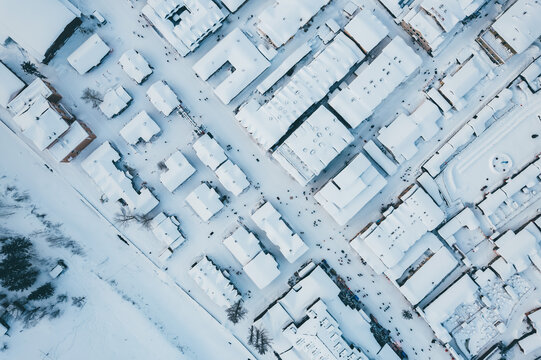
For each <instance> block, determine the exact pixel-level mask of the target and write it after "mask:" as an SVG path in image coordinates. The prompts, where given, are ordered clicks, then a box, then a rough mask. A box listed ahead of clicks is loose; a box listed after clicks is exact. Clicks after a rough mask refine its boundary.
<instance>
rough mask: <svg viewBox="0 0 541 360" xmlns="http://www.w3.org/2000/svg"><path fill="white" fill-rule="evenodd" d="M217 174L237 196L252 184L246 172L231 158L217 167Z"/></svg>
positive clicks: (228, 189) (221, 181)
mask: <svg viewBox="0 0 541 360" xmlns="http://www.w3.org/2000/svg"><path fill="white" fill-rule="evenodd" d="M216 176H217V177H218V180H220V183H221V184H222V185H223V186H224V187H225V189H226V190H227V191H230V192H232V193H233V195H235V196H239V195H240V194H241V193H242V192H243V191H244V190H245V189H247V188H248V186H250V182H249V181H248V179H247V178H246V175H245V174H244V172H243V171H242V170H241V169H240V168H239V167H238V166H237V165H236V164H233V163H232V162H231V160H227V161H226V162H224V163H223V164H222V165H220V166H219V167H218V169H216Z"/></svg>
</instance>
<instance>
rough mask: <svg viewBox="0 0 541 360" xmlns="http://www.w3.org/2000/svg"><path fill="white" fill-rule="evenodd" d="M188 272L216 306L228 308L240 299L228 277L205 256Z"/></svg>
mask: <svg viewBox="0 0 541 360" xmlns="http://www.w3.org/2000/svg"><path fill="white" fill-rule="evenodd" d="M189 274H190V276H191V278H192V279H193V280H194V281H195V282H196V283H197V285H199V287H201V289H203V291H204V292H205V293H206V294H207V295H208V296H209V297H210V298H211V299H212V301H214V303H216V305H218V306H221V307H224V308H228V307H230V306H232V305H233V304H235V303H236V302H237V301H239V300H240V299H241V296H240V294H239V292H238V291H237V289H235V287H234V286H233V284H231V282H230V281H229V279H227V278H226V277H225V276H224V275H223V274H222V272H221V271H220V270H218V268H217V267H216V265H214V264H213V263H212V261H210V260H209V259H208V258H207V257H204V258H203V259H201V260H200V261H199V262H198V263H197V264H195V265H194V267H192V268H191V269H190V271H189Z"/></svg>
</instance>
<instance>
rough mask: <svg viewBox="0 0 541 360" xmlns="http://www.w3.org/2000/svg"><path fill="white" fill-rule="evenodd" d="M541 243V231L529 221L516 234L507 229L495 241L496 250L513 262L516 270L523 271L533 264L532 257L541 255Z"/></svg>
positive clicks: (509, 261)
mask: <svg viewBox="0 0 541 360" xmlns="http://www.w3.org/2000/svg"><path fill="white" fill-rule="evenodd" d="M540 243H541V231H539V229H538V228H537V226H535V225H534V224H533V223H529V224H528V225H526V226H525V227H524V228H523V229H522V230H520V231H519V232H517V233H516V234H515V233H514V232H513V231H512V230H508V231H506V232H505V233H504V234H503V235H502V236H500V237H499V238H498V239H497V240H496V241H495V245H496V248H495V251H496V252H497V253H498V254H500V255H501V256H502V257H503V258H504V259H505V260H506V261H507V262H508V263H510V264H512V265H513V266H514V267H515V270H516V272H522V271H524V270H526V269H527V268H528V267H529V266H530V265H531V264H532V261H531V258H536V257H539V256H540V255H541V246H540Z"/></svg>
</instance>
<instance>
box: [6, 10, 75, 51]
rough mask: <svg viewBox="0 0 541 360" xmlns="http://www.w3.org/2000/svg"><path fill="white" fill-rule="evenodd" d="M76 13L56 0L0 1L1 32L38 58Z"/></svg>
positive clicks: (50, 46) (73, 18) (53, 42)
mask: <svg viewBox="0 0 541 360" xmlns="http://www.w3.org/2000/svg"><path fill="white" fill-rule="evenodd" d="M76 18H77V16H76V15H75V14H74V13H73V12H72V11H71V10H69V9H68V8H67V7H66V6H65V5H64V4H62V2H61V1H59V0H17V1H9V0H5V1H0V33H5V34H7V35H8V36H9V37H10V38H11V39H13V40H14V41H15V42H16V43H17V44H19V45H20V46H21V47H22V48H24V49H25V50H26V51H27V52H28V53H29V54H30V55H31V56H33V57H35V58H36V59H37V60H38V61H44V60H46V58H47V57H49V56H50V49H51V48H52V47H53V45H55V42H56V41H57V39H59V37H61V35H63V33H64V31H65V30H66V28H67V27H68V25H69V24H70V23H71V22H73V21H74V20H75V19H76Z"/></svg>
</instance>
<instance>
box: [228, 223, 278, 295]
mask: <svg viewBox="0 0 541 360" xmlns="http://www.w3.org/2000/svg"><path fill="white" fill-rule="evenodd" d="M224 245H225V247H226V248H227V249H228V250H229V251H230V252H231V254H233V256H234V257H235V258H236V259H237V260H238V262H239V263H240V264H241V265H242V266H243V267H242V269H243V270H244V272H245V273H246V275H248V277H249V278H250V279H252V281H253V282H254V283H255V284H256V285H257V287H258V288H260V289H263V288H264V287H266V286H267V285H269V284H270V283H271V282H272V280H274V279H275V278H276V277H277V276H278V275H280V270H278V264H277V263H276V260H274V258H273V257H272V255H270V254H266V253H265V252H264V251H263V249H262V248H261V245H260V244H259V240H257V238H256V237H255V236H254V234H252V233H251V232H249V231H248V230H246V229H245V228H244V227H243V226H240V227H239V228H238V229H237V230H235V232H233V234H231V235H230V236H229V237H227V238H226V239H225V240H224Z"/></svg>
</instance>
